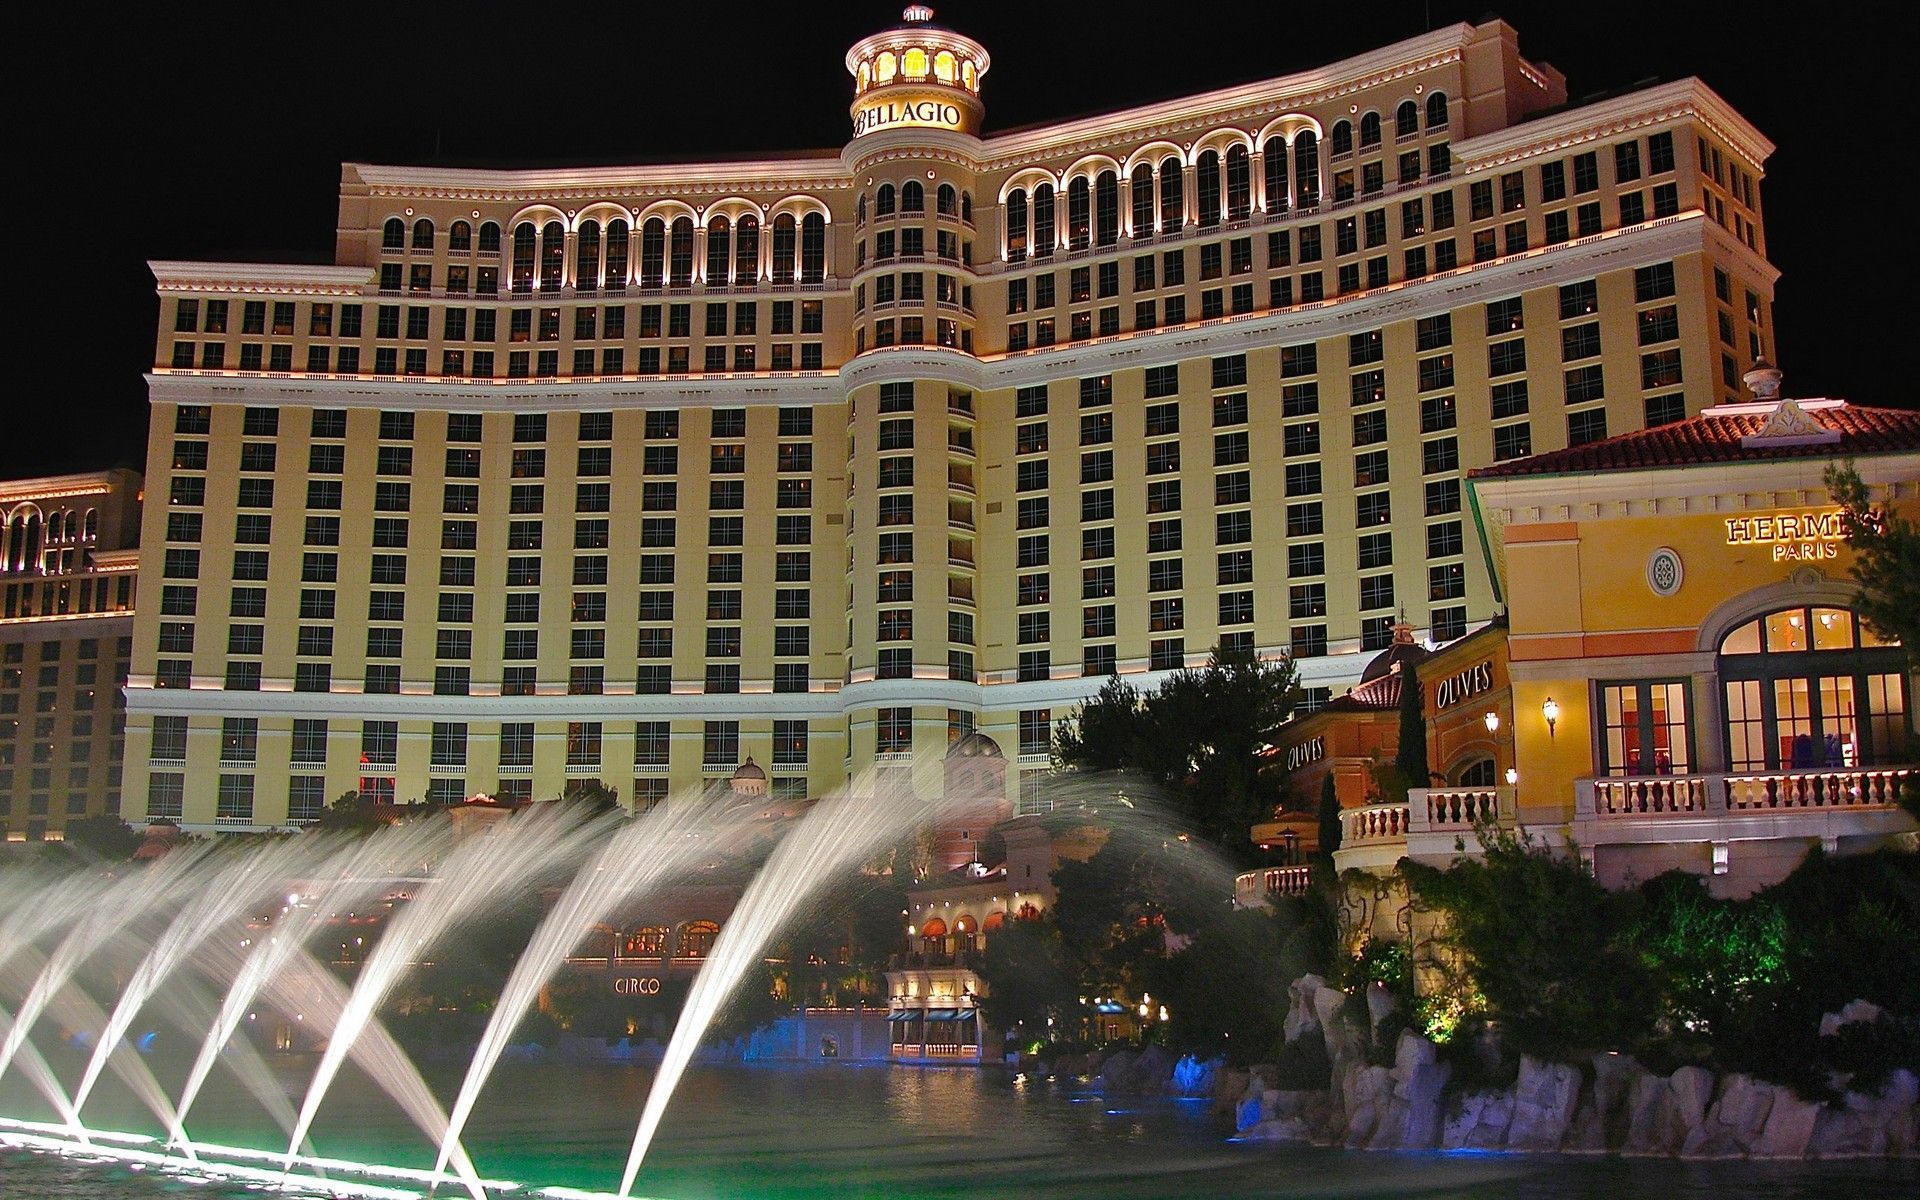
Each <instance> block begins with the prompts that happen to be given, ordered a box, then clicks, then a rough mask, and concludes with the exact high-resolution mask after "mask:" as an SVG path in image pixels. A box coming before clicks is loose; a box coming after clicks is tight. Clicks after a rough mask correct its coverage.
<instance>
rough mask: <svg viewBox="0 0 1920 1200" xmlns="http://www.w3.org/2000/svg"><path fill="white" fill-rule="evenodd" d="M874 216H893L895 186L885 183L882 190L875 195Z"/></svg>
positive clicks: (881, 186) (881, 187)
mask: <svg viewBox="0 0 1920 1200" xmlns="http://www.w3.org/2000/svg"><path fill="white" fill-rule="evenodd" d="M873 215H874V216H876V217H890V216H892V215H893V185H892V184H890V183H883V184H881V185H880V190H879V191H876V192H875V193H874V194H873Z"/></svg>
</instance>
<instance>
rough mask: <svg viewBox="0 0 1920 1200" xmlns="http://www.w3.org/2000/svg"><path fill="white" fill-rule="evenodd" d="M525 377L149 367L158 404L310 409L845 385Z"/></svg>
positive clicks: (696, 397) (700, 402) (760, 393)
mask: <svg viewBox="0 0 1920 1200" xmlns="http://www.w3.org/2000/svg"><path fill="white" fill-rule="evenodd" d="M527 383H528V381H527V380H523V379H514V380H505V381H494V382H476V383H457V382H449V381H442V380H435V379H420V378H414V379H361V378H358V377H354V378H328V377H326V376H313V375H300V376H273V375H257V376H245V375H242V376H235V375H199V374H182V375H174V374H168V373H165V372H158V371H154V372H148V374H147V398H148V399H149V400H150V401H151V402H153V403H156V404H159V403H165V404H250V403H256V402H258V403H265V404H279V405H288V406H303V405H304V406H308V407H348V408H352V407H384V408H394V409H432V410H451V411H456V412H524V411H526V410H527V409H528V408H529V407H538V408H541V409H543V410H548V411H554V412H564V411H569V410H591V409H602V408H621V407H662V408H675V407H678V408H704V407H713V406H734V405H743V404H793V405H799V404H838V403H839V402H840V400H841V399H842V396H843V389H842V386H841V384H840V382H839V380H838V378H837V377H836V376H835V375H834V374H833V373H831V372H820V373H812V372H809V373H807V374H804V375H802V374H795V375H793V376H772V377H763V376H751V377H748V376H742V377H736V378H727V377H724V376H712V375H701V376H674V377H668V378H661V379H640V380H586V379H582V380H578V381H575V382H572V383H567V384H561V385H554V386H548V387H528V386H527Z"/></svg>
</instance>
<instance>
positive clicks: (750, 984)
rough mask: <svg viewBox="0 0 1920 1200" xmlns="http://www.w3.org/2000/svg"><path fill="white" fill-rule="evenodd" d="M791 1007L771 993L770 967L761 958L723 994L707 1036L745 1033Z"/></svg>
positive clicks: (717, 1037)
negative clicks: (725, 995)
mask: <svg viewBox="0 0 1920 1200" xmlns="http://www.w3.org/2000/svg"><path fill="white" fill-rule="evenodd" d="M676 1007H677V1006H676ZM793 1007H794V1006H793V1005H792V1004H790V1003H789V1002H787V1001H785V1000H782V999H780V998H779V997H778V996H777V995H775V994H774V974H773V968H772V967H770V966H769V965H768V964H766V963H764V962H762V963H756V964H754V966H753V967H752V968H750V969H749V970H748V971H747V973H746V974H745V975H743V976H742V977H741V978H740V982H739V983H738V984H737V985H735V987H734V989H733V995H731V996H729V997H727V1002H726V1003H725V1004H723V1005H721V1007H720V1011H719V1012H717V1013H715V1014H714V1017H713V1024H711V1025H709V1026H708V1027H707V1037H708V1038H709V1039H712V1040H728V1039H732V1038H742V1037H749V1036H751V1035H752V1034H753V1033H754V1031H756V1030H760V1029H765V1028H766V1027H767V1026H769V1025H771V1024H773V1023H774V1022H775V1021H777V1020H779V1019H780V1018H781V1017H787V1016H792V1015H793Z"/></svg>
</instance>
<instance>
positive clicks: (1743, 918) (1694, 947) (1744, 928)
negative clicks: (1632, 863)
mask: <svg viewBox="0 0 1920 1200" xmlns="http://www.w3.org/2000/svg"><path fill="white" fill-rule="evenodd" d="M1640 899H1641V905H1640V913H1639V915H1638V919H1637V921H1636V923H1635V925H1634V927H1633V929H1632V931H1631V935H1630V936H1631V937H1632V939H1633V941H1634V942H1635V943H1636V944H1637V945H1639V946H1640V947H1641V949H1642V951H1643V953H1644V954H1645V956H1646V958H1647V960H1648V961H1649V963H1650V965H1651V966H1652V968H1653V971H1654V974H1655V978H1656V981H1657V983H1658V985H1659V987H1660V990H1661V993H1662V995H1663V997H1664V999H1665V1004H1664V1011H1663V1016H1664V1017H1665V1019H1666V1023H1667V1025H1668V1026H1669V1033H1670V1035H1671V1036H1673V1037H1674V1038H1676V1039H1681V1040H1684V1039H1686V1038H1687V1037H1689V1036H1690V1035H1691V1036H1698V1037H1701V1038H1706V1039H1711V1038H1714V1037H1716V1036H1719V1037H1726V1036H1729V1035H1731V1034H1732V1033H1733V1032H1734V1031H1735V1030H1737V1029H1739V1028H1740V1027H1741V1024H1742V1023H1743V1022H1744V1021H1746V1020H1747V1019H1748V1014H1750V1013H1751V1011H1752V1010H1753V1008H1754V1005H1755V1004H1756V1003H1757V1002H1758V1001H1759V999H1760V997H1761V995H1762V994H1763V993H1764V992H1765V991H1766V989H1768V988H1769V987H1771V986H1773V985H1774V984H1776V983H1777V982H1778V980H1779V979H1780V976H1781V972H1782V969H1783V966H1784V959H1785V952H1786V937H1787V928H1786V920H1785V917H1784V915H1783V914H1782V913H1781V911H1780V909H1779V907H1778V906H1777V905H1774V904H1770V903H1767V902H1765V901H1746V902H1729V901H1724V900H1716V899H1714V898H1713V897H1711V896H1709V895H1708V894H1707V886H1706V881H1705V880H1704V879H1702V878H1701V877H1700V876H1698V875H1692V874H1688V873H1686V872H1682V871H1673V872H1669V873H1667V874H1665V875H1662V876H1660V877H1659V878H1657V879H1654V880H1653V881H1651V882H1649V883H1648V884H1647V885H1646V886H1645V887H1643V888H1641V889H1640Z"/></svg>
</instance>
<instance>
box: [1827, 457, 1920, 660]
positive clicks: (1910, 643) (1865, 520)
mask: <svg viewBox="0 0 1920 1200" xmlns="http://www.w3.org/2000/svg"><path fill="white" fill-rule="evenodd" d="M1825 478H1826V483H1827V489H1828V490H1829V491H1831V492H1832V493H1833V498H1834V501H1835V502H1836V503H1838V504H1839V505H1840V520H1841V522H1842V524H1843V526H1844V527H1845V529H1846V534H1847V542H1848V544H1849V545H1851V546H1852V547H1853V567H1852V569H1851V572H1850V573H1851V574H1852V576H1853V581H1854V582H1855V583H1857V584H1859V585H1860V595H1859V597H1858V598H1857V599H1856V600H1855V601H1854V608H1855V609H1856V610H1857V611H1858V612H1859V613H1860V615H1861V616H1862V617H1864V618H1865V619H1866V622H1867V626H1868V627H1869V628H1871V629H1872V630H1873V631H1874V632H1875V633H1878V634H1879V635H1880V636H1882V637H1885V638H1897V639H1899V641H1900V644H1901V645H1903V646H1905V647H1906V650H1907V656H1908V658H1909V659H1911V660H1913V661H1914V662H1916V663H1920V526H1916V525H1915V524H1914V523H1913V522H1912V521H1910V520H1908V519H1907V518H1905V517H1903V516H1901V515H1900V514H1899V513H1897V512H1894V511H1893V510H1892V509H1887V508H1882V509H1876V508H1874V507H1873V506H1872V503H1871V501H1870V499H1869V497H1868V495H1867V485H1866V483H1865V482H1864V481H1863V480H1862V479H1861V478H1860V472H1859V471H1858V470H1856V469H1855V468H1854V465H1853V463H1852V462H1851V461H1849V462H1847V463H1846V464H1845V465H1840V464H1835V465H1833V466H1830V467H1828V468H1827V470H1826V476H1825Z"/></svg>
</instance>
